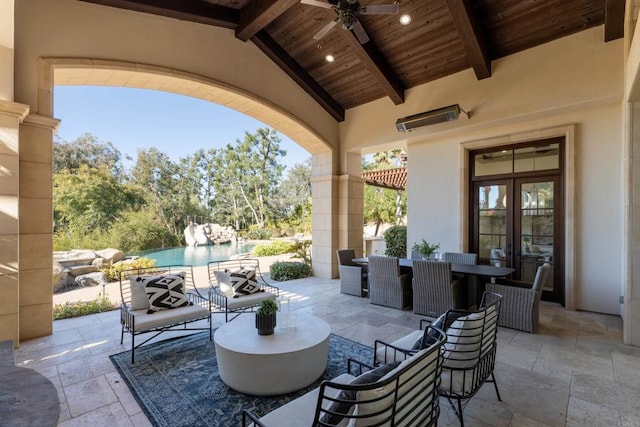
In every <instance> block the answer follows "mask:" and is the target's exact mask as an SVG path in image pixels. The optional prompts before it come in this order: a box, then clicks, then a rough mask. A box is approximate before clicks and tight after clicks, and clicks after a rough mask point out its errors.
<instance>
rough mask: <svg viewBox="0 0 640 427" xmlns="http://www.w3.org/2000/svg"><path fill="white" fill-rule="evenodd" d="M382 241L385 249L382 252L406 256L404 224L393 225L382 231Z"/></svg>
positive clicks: (401, 256) (388, 254) (399, 256)
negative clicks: (385, 246)
mask: <svg viewBox="0 0 640 427" xmlns="http://www.w3.org/2000/svg"><path fill="white" fill-rule="evenodd" d="M384 242H385V243H386V245H387V249H386V250H385V251H384V254H385V255H387V256H395V257H398V258H405V257H406V256H407V227H406V226H404V225H394V226H393V227H391V228H389V229H388V230H387V231H385V232H384Z"/></svg>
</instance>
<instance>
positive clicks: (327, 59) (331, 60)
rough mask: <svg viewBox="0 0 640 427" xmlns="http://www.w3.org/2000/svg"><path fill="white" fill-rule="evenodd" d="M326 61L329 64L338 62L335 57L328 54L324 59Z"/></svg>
mask: <svg viewBox="0 0 640 427" xmlns="http://www.w3.org/2000/svg"><path fill="white" fill-rule="evenodd" d="M324 59H325V60H326V61H327V62H333V61H335V60H336V58H335V57H334V56H333V55H331V54H328V55H327V56H325V57H324Z"/></svg>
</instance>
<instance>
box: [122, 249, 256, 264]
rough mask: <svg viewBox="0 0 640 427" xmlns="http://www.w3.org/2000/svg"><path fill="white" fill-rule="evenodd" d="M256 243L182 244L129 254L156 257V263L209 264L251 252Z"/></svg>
mask: <svg viewBox="0 0 640 427" xmlns="http://www.w3.org/2000/svg"><path fill="white" fill-rule="evenodd" d="M254 246H255V244H253V243H247V244H234V243H232V244H228V245H210V246H186V247H183V246H180V247H176V248H165V249H148V250H145V251H140V252H135V253H131V254H129V255H138V256H144V257H147V258H151V259H155V260H156V265H192V266H194V267H198V266H201V265H207V263H208V262H209V261H219V260H224V259H229V258H230V257H231V256H232V255H235V254H241V253H245V252H251V249H253V247H254Z"/></svg>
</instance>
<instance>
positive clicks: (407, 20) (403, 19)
mask: <svg viewBox="0 0 640 427" xmlns="http://www.w3.org/2000/svg"><path fill="white" fill-rule="evenodd" d="M410 23H411V15H407V14H404V15H402V16H401V17H400V24H402V25H409V24H410Z"/></svg>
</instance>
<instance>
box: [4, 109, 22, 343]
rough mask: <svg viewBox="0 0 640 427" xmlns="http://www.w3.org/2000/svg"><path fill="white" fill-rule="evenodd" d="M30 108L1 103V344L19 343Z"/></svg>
mask: <svg viewBox="0 0 640 427" xmlns="http://www.w3.org/2000/svg"><path fill="white" fill-rule="evenodd" d="M28 112H29V107H28V106H26V105H22V104H17V103H15V102H10V101H2V100H0V295H2V297H1V298H0V341H2V340H12V341H13V345H14V346H15V347H16V348H17V347H18V342H19V336H20V334H19V330H20V329H19V328H20V323H19V314H20V298H19V292H20V287H19V281H20V275H19V268H18V265H19V263H18V260H19V248H20V247H19V241H20V227H19V221H18V214H19V193H20V183H19V130H20V122H21V121H23V120H24V118H25V117H26V116H27V114H28Z"/></svg>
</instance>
